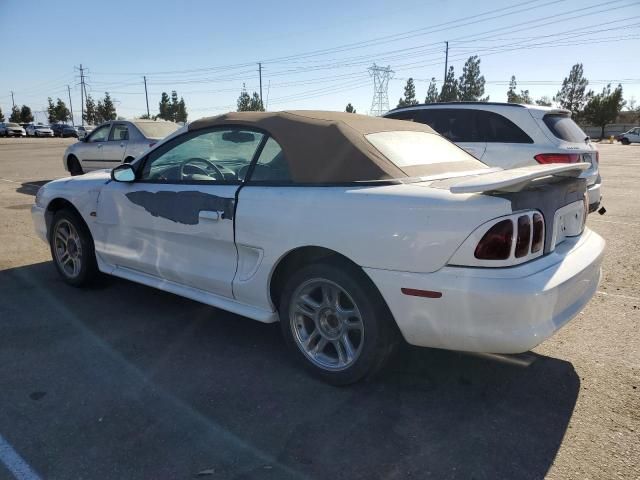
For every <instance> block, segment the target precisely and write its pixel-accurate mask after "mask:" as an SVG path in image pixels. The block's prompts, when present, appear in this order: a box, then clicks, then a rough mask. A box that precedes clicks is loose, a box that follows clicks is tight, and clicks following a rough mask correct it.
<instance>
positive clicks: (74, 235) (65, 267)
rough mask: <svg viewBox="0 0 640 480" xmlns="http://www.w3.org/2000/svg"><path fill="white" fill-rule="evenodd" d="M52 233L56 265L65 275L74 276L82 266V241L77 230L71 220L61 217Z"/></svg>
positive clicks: (78, 273)
mask: <svg viewBox="0 0 640 480" xmlns="http://www.w3.org/2000/svg"><path fill="white" fill-rule="evenodd" d="M53 235H54V237H53V242H54V244H53V248H54V252H55V255H56V262H57V263H58V266H59V267H60V269H61V270H62V271H63V272H64V273H65V275H67V276H68V277H70V278H76V277H77V276H78V275H80V270H81V268H82V243H81V241H80V236H79V235H78V231H77V230H76V228H75V227H74V226H73V224H72V223H71V222H69V221H68V220H65V219H62V220H60V221H59V222H58V223H57V224H56V228H55V230H54V232H53Z"/></svg>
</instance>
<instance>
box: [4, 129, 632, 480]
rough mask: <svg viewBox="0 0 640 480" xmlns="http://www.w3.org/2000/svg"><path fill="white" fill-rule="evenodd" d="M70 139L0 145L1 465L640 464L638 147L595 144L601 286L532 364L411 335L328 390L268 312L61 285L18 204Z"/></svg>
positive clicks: (518, 472)
mask: <svg viewBox="0 0 640 480" xmlns="http://www.w3.org/2000/svg"><path fill="white" fill-rule="evenodd" d="M72 141H73V140H71V139H64V140H62V139H2V140H0V459H2V460H3V461H2V462H0V478H13V476H12V474H11V473H10V470H9V468H10V467H11V466H9V468H7V467H8V466H7V462H9V463H10V462H11V461H12V460H11V458H14V457H12V455H8V454H7V452H13V453H15V454H17V455H19V456H20V458H21V459H22V460H23V461H24V463H25V465H28V470H25V471H26V473H25V475H37V476H25V477H23V478H38V476H39V477H40V478H51V479H72V478H73V479H80V478H83V479H84V478H86V479H98V478H102V479H111V478H114V479H116V478H117V479H124V478H126V479H138V478H141V479H142V478H145V479H149V478H154V479H173V478H176V479H182V478H194V477H201V478H274V479H275V478H277V479H280V478H323V479H324V478H349V479H356V478H362V479H373V478H389V479H401V478H418V479H421V478H435V479H441V478H461V479H467V478H476V479H496V478H509V479H520V478H531V479H536V478H543V477H545V476H548V478H552V479H573V478H580V479H583V478H592V479H602V478H629V479H632V478H633V479H637V478H640V464H639V463H640V462H639V459H640V254H639V250H638V248H639V244H640V209H639V208H638V201H639V200H640V173H639V172H640V145H638V146H634V145H632V146H627V147H624V146H620V145H601V146H600V149H601V156H600V158H601V173H602V176H603V179H604V191H603V193H604V195H605V198H604V205H605V207H606V209H607V213H606V215H604V216H600V215H597V214H593V215H590V218H589V221H588V224H589V226H590V227H591V228H593V229H594V230H596V231H597V232H599V233H600V234H601V235H603V236H604V237H605V239H606V240H607V242H608V247H607V256H606V259H605V265H604V278H603V282H602V284H601V286H600V288H599V292H598V294H597V295H596V296H595V297H594V298H593V300H592V301H591V303H590V304H589V305H588V306H587V308H586V309H585V310H584V311H583V312H582V313H581V314H580V315H579V316H578V317H577V318H576V319H575V320H574V321H573V322H571V323H570V324H569V325H568V326H566V327H565V328H564V329H563V330H561V331H560V332H559V333H558V334H557V335H556V336H555V337H553V338H552V339H550V340H549V341H547V342H545V343H543V344H542V345H540V346H539V347H538V348H536V349H535V351H534V356H535V361H534V362H533V363H532V364H531V365H529V366H528V367H524V366H518V365H513V364H506V363H503V362H498V361H495V360H491V359H486V358H478V357H475V356H470V355H463V354H459V353H455V352H444V351H436V350H429V349H416V348H409V347H405V348H403V349H402V351H401V352H400V353H399V355H398V356H397V358H396V359H395V360H394V362H393V363H392V365H390V367H389V368H388V369H387V370H386V371H385V372H384V373H383V374H382V376H381V377H380V378H378V379H376V380H375V381H373V382H370V383H364V384H358V385H355V386H352V387H348V388H335V387H331V386H328V385H325V384H323V383H321V382H319V381H316V380H314V379H313V378H310V377H309V376H308V375H307V374H306V373H305V372H304V371H302V370H301V369H300V368H298V367H297V366H296V365H295V364H294V363H293V362H292V361H291V359H290V357H289V356H288V354H287V352H286V351H285V348H284V344H283V342H282V340H281V338H280V333H279V329H278V326H277V325H264V324H260V323H258V322H253V321H251V320H248V319H245V318H242V317H238V316H236V315H232V314H229V313H226V312H223V311H220V310H216V309H214V308H211V307H208V306H204V305H201V304H198V303H195V302H192V301H189V300H186V299H182V298H180V297H177V296H174V295H171V294H167V293H163V292H160V291H156V290H154V289H151V288H147V287H144V286H140V285H136V284H134V283H130V282H127V281H124V280H118V279H108V280H105V281H104V282H102V283H101V284H100V285H98V286H97V287H94V288H92V289H90V290H77V289H73V288H71V287H68V286H67V285H65V284H63V282H62V281H61V280H60V279H59V277H58V275H57V274H56V272H55V270H54V267H53V265H52V263H51V261H50V256H49V250H48V248H47V246H46V245H45V244H43V243H42V242H41V241H40V240H39V239H38V238H37V237H36V235H35V233H34V232H33V228H32V224H31V218H30V211H29V208H30V206H31V204H32V203H33V197H34V195H35V193H36V191H37V188H38V186H39V185H42V184H43V183H45V182H46V181H48V180H52V179H54V178H58V177H62V176H65V172H64V170H63V168H62V162H61V156H62V152H63V150H64V148H65V146H66V145H68V144H69V143H71V142H72ZM7 459H9V460H7ZM3 463H4V464H3ZM13 467H14V468H15V467H16V464H13ZM21 468H25V466H24V465H22V467H21Z"/></svg>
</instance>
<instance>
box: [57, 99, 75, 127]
mask: <svg viewBox="0 0 640 480" xmlns="http://www.w3.org/2000/svg"><path fill="white" fill-rule="evenodd" d="M54 109H55V110H54V111H55V119H56V121H58V122H66V121H67V120H69V119H70V118H71V112H70V111H69V109H68V108H67V105H66V104H65V103H64V102H63V101H62V99H61V98H58V100H57V101H56V106H55V107H54Z"/></svg>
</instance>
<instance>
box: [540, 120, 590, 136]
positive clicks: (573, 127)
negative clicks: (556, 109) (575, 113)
mask: <svg viewBox="0 0 640 480" xmlns="http://www.w3.org/2000/svg"><path fill="white" fill-rule="evenodd" d="M542 120H543V121H544V124H545V125H546V126H547V128H549V130H551V133H553V135H554V136H555V137H556V138H559V139H560V140H564V141H565V142H577V143H582V142H584V141H585V140H586V138H587V134H586V133H584V132H583V131H582V129H581V128H580V127H579V126H578V125H577V124H576V122H574V121H573V120H572V119H571V117H570V116H569V115H563V114H550V115H545V116H544V118H543V119H542Z"/></svg>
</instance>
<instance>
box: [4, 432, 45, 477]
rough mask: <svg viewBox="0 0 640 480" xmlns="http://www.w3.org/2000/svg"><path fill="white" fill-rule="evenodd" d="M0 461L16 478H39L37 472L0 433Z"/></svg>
mask: <svg viewBox="0 0 640 480" xmlns="http://www.w3.org/2000/svg"><path fill="white" fill-rule="evenodd" d="M0 462H2V464H3V465H4V466H5V467H7V469H8V470H9V471H10V472H11V473H12V474H13V476H14V477H15V478H16V479H17V480H40V477H39V476H38V474H37V473H36V472H35V471H34V470H33V469H32V468H31V467H30V466H29V464H28V463H27V462H25V461H24V459H23V458H22V457H21V456H20V455H19V454H18V452H16V451H15V450H14V449H13V447H12V446H11V445H9V443H8V442H7V441H6V440H5V439H4V438H3V437H2V435H0Z"/></svg>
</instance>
